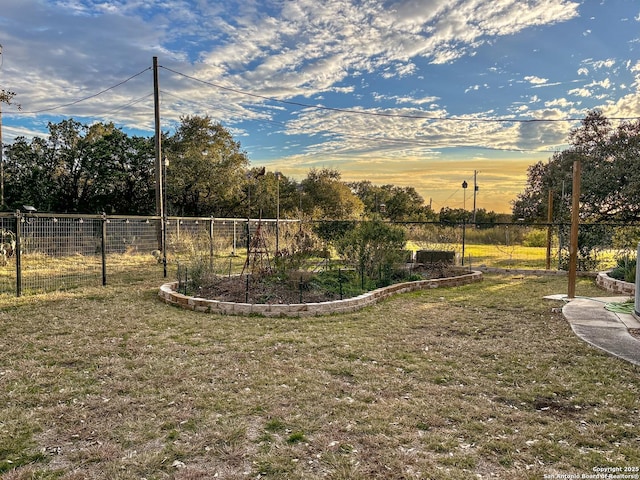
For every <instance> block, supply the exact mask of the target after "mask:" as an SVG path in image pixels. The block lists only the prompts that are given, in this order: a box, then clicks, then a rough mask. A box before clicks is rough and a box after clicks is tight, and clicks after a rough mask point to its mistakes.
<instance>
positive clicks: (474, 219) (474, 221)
mask: <svg viewBox="0 0 640 480" xmlns="http://www.w3.org/2000/svg"><path fill="white" fill-rule="evenodd" d="M477 180H478V171H477V170H474V171H473V223H474V225H475V223H476V195H477V193H478V181H477Z"/></svg>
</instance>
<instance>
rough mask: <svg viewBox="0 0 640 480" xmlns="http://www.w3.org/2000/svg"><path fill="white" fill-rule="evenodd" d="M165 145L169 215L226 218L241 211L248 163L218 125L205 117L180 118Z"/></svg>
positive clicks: (225, 131)
mask: <svg viewBox="0 0 640 480" xmlns="http://www.w3.org/2000/svg"><path fill="white" fill-rule="evenodd" d="M164 144H165V151H166V154H167V156H168V159H169V167H168V168H167V196H168V203H169V207H170V208H169V209H170V212H171V213H174V214H179V215H194V216H203V215H206V216H209V215H213V216H216V217H225V216H231V215H232V214H237V212H238V211H239V210H241V209H242V203H243V199H245V197H246V182H247V179H246V175H245V174H246V168H247V167H248V165H249V159H248V157H247V154H246V153H245V152H244V151H242V150H241V148H240V143H239V142H236V141H235V140H234V139H233V137H232V136H231V133H229V131H228V130H227V129H225V128H224V127H223V126H222V125H221V124H220V123H214V122H213V121H212V120H211V118H209V117H208V116H206V117H199V116H186V117H183V118H182V119H181V124H180V126H179V127H178V129H177V130H176V133H175V134H174V135H173V136H171V137H169V138H168V139H167V140H166V141H165V142H164ZM245 209H246V206H245Z"/></svg>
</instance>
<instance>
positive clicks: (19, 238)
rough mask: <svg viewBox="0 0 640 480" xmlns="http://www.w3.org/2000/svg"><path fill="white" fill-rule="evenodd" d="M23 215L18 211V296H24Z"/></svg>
mask: <svg viewBox="0 0 640 480" xmlns="http://www.w3.org/2000/svg"><path fill="white" fill-rule="evenodd" d="M21 243H22V215H21V214H20V210H16V252H15V254H16V296H18V297H19V296H21V295H22V246H21Z"/></svg>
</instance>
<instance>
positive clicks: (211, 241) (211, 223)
mask: <svg viewBox="0 0 640 480" xmlns="http://www.w3.org/2000/svg"><path fill="white" fill-rule="evenodd" d="M209 269H210V270H211V271H213V217H211V219H210V220H209Z"/></svg>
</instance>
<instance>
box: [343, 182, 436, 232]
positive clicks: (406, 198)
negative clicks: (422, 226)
mask: <svg viewBox="0 0 640 480" xmlns="http://www.w3.org/2000/svg"><path fill="white" fill-rule="evenodd" d="M348 185H349V187H350V188H351V190H352V191H353V192H354V193H355V194H356V195H357V196H358V198H359V199H360V200H362V203H363V204H364V211H365V215H366V216H367V217H369V218H372V217H374V216H375V217H379V218H386V219H389V220H391V221H393V222H428V221H433V220H435V219H436V214H435V213H434V212H433V210H431V208H430V207H429V206H426V205H424V199H423V198H422V197H421V196H420V194H418V192H417V191H416V189H415V188H414V187H398V186H396V185H382V186H377V185H374V184H372V183H371V182H370V181H368V180H365V181H361V182H351V183H349V184H348Z"/></svg>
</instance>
